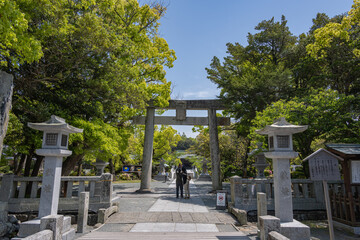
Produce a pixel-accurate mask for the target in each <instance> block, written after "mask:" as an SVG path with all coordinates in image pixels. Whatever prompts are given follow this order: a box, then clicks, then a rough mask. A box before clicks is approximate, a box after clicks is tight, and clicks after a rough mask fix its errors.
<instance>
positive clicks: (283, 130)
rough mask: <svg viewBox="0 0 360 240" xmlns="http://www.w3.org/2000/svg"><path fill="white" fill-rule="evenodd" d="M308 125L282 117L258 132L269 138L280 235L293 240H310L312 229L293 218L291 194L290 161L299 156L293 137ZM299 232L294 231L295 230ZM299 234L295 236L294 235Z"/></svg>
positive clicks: (269, 154) (268, 155)
mask: <svg viewBox="0 0 360 240" xmlns="http://www.w3.org/2000/svg"><path fill="white" fill-rule="evenodd" d="M307 128H308V126H299V125H293V124H290V123H288V122H287V121H286V120H285V118H280V119H279V120H277V121H276V122H275V123H273V124H272V125H268V126H266V127H265V128H264V129H262V130H257V131H256V132H257V133H259V134H262V135H268V145H269V151H268V152H265V153H264V154H265V157H267V158H271V159H272V161H273V170H274V195H275V196H274V202H275V216H276V217H277V218H279V219H280V222H281V225H280V226H281V232H282V233H283V235H285V236H286V237H288V238H290V239H309V238H310V230H309V228H308V227H307V226H306V225H304V224H302V223H300V222H298V221H296V220H294V219H293V203H292V192H291V176H290V159H292V158H296V157H297V156H298V153H297V152H295V151H294V150H293V141H292V135H293V134H295V133H300V132H303V131H305V130H306V129H307ZM295 228H296V229H297V230H296V231H294V229H295ZM295 233H297V234H299V236H300V238H298V237H299V236H295V235H293V234H295Z"/></svg>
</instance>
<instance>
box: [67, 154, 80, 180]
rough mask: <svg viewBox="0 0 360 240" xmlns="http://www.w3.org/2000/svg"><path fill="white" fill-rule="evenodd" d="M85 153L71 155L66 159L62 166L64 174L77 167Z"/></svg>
mask: <svg viewBox="0 0 360 240" xmlns="http://www.w3.org/2000/svg"><path fill="white" fill-rule="evenodd" d="M83 156H84V154H80V155H74V154H73V155H71V156H69V157H67V158H66V159H65V161H64V162H63V166H62V172H61V175H62V176H68V175H69V174H70V173H71V171H72V170H74V169H75V166H76V165H77V164H78V162H79V161H81V160H82V158H83Z"/></svg>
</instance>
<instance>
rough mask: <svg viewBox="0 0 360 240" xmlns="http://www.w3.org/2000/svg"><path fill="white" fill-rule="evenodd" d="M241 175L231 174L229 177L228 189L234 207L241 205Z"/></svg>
mask: <svg viewBox="0 0 360 240" xmlns="http://www.w3.org/2000/svg"><path fill="white" fill-rule="evenodd" d="M241 190H242V189H241V177H239V176H233V177H231V178H230V191H231V202H232V204H234V207H236V208H240V206H241V203H242V202H241V194H242V191H241Z"/></svg>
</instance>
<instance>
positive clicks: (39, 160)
mask: <svg viewBox="0 0 360 240" xmlns="http://www.w3.org/2000/svg"><path fill="white" fill-rule="evenodd" d="M43 160H44V156H37V157H36V162H35V165H34V168H33V170H32V172H31V176H32V177H36V176H37V175H38V174H39V170H40V167H41V163H42V162H43Z"/></svg>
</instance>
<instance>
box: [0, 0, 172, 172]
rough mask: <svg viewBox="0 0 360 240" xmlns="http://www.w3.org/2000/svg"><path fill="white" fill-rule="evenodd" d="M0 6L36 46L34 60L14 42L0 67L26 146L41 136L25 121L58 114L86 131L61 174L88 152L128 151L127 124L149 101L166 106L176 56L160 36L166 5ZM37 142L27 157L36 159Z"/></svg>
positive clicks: (15, 2)
mask: <svg viewBox="0 0 360 240" xmlns="http://www.w3.org/2000/svg"><path fill="white" fill-rule="evenodd" d="M2 3H3V2H2ZM8 5H9V6H10V7H11V8H10V7H9V6H8ZM0 6H5V7H7V8H6V9H10V10H11V11H12V12H11V13H8V14H9V16H13V15H14V16H18V17H19V18H20V17H21V19H22V22H21V24H23V25H24V26H22V27H21V28H20V30H21V31H18V32H16V34H17V35H16V37H18V38H20V37H22V36H23V35H24V36H28V37H29V38H31V39H33V41H34V44H35V43H36V44H38V45H36V46H38V48H36V49H37V50H38V53H37V54H36V56H38V57H37V58H35V57H31V56H30V57H28V56H26V55H24V54H22V53H23V52H22V51H20V50H17V48H11V46H10V45H9V44H8V45H6V46H5V47H6V48H4V49H5V50H6V51H7V52H4V51H5V50H4V51H2V52H0V56H1V59H3V64H2V66H1V67H0V68H1V70H5V71H7V72H9V73H12V74H13V75H14V86H15V88H14V97H13V113H14V114H15V115H16V117H17V118H18V119H19V121H20V122H21V123H23V124H24V125H23V126H25V127H24V128H23V131H24V135H25V139H24V141H23V142H22V143H21V144H22V145H27V144H28V143H29V142H34V139H39V137H40V134H39V133H36V132H33V131H32V130H30V129H28V128H27V127H26V123H27V122H42V121H45V120H47V119H48V118H49V117H50V116H51V115H52V114H55V115H58V116H61V117H63V118H65V119H66V120H67V121H68V122H69V123H70V124H72V125H74V126H76V127H80V128H84V134H83V136H73V137H71V145H70V148H71V149H72V150H73V151H74V154H73V155H72V156H71V157H69V158H67V159H66V161H65V162H64V168H63V172H64V174H68V173H69V172H70V171H71V169H73V167H74V165H75V164H76V163H77V162H78V161H81V159H83V157H84V156H85V155H87V156H88V157H89V156H93V157H96V155H101V156H103V157H106V158H109V157H110V156H111V157H115V158H119V157H121V155H124V154H126V152H125V149H126V146H127V141H128V138H129V136H130V135H131V134H132V127H131V126H130V125H129V123H128V121H129V119H131V118H132V117H133V116H135V115H138V114H141V113H142V111H143V110H144V108H145V106H146V105H147V103H148V102H149V101H152V102H154V103H155V104H156V105H158V106H164V105H166V104H167V102H168V99H169V98H170V84H171V83H170V82H168V81H167V80H166V78H165V73H166V72H165V67H168V68H169V67H172V64H173V61H174V60H175V59H176V57H175V52H174V51H173V50H171V49H170V48H169V46H168V44H167V42H166V41H165V40H164V39H163V38H161V37H160V36H159V34H158V27H159V19H160V18H161V17H162V16H163V15H164V14H165V11H166V8H165V7H164V6H162V5H161V4H157V3H152V4H143V5H140V4H139V3H138V1H136V0H128V1H116V0H109V1H101V0H92V1H85V0H84V1H67V0H59V1H54V0H44V1H40V2H38V1H32V0H26V1H24V0H10V1H6V2H5V5H4V4H3V5H1V4H0ZM3 11H5V10H4V9H3ZM11 22H13V21H11ZM19 24H20V22H19ZM3 26H4V25H3V24H1V27H3ZM15 30H16V29H15ZM6 34H8V33H7V32H2V33H1V34H0V39H3V38H6V36H7V35H6ZM21 34H23V35H21ZM13 35H14V34H13ZM14 41H15V40H14ZM24 41H26V40H24ZM26 42H28V41H26ZM28 43H29V42H28ZM0 49H1V46H0ZM36 49H35V50H36ZM29 51H31V52H32V53H35V52H36V51H33V50H30V49H29ZM7 55H9V56H7ZM39 57H41V58H39ZM14 59H15V60H14ZM30 60H31V61H30ZM14 61H15V62H16V64H15V62H14ZM10 137H11V136H10ZM32 145H33V146H31V147H30V148H31V149H29V152H28V153H26V154H30V155H32V154H33V152H34V149H35V148H36V146H35V145H34V144H32Z"/></svg>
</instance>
